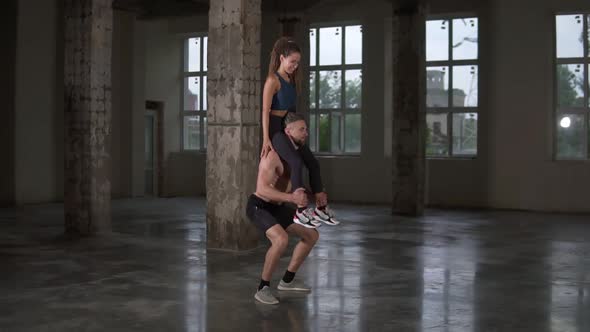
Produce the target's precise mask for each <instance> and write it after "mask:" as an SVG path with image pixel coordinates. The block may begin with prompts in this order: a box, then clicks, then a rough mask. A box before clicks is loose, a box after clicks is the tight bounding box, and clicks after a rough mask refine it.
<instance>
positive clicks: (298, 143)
mask: <svg viewBox="0 0 590 332" xmlns="http://www.w3.org/2000/svg"><path fill="white" fill-rule="evenodd" d="M291 140H292V141H293V143H294V144H295V145H296V146H297V147H298V148H300V147H302V146H304V145H305V140H297V139H295V138H292V137H291Z"/></svg>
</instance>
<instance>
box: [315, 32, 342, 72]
mask: <svg viewBox="0 0 590 332" xmlns="http://www.w3.org/2000/svg"><path fill="white" fill-rule="evenodd" d="M319 30H320V66H324V65H339V64H342V31H340V30H342V28H340V27H334V28H320V29H319Z"/></svg>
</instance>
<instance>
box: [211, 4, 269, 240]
mask: <svg viewBox="0 0 590 332" xmlns="http://www.w3.org/2000/svg"><path fill="white" fill-rule="evenodd" d="M260 1H261V0H219V1H211V3H210V7H209V47H208V49H209V54H208V58H209V59H211V60H213V59H214V61H209V64H208V77H207V92H208V96H207V97H208V109H207V120H208V121H207V122H208V123H207V127H208V131H207V246H208V247H209V248H222V249H231V250H243V249H250V248H253V247H255V246H256V245H257V243H258V241H257V239H258V231H257V230H256V228H255V227H254V226H253V225H252V223H251V222H250V221H249V220H248V219H247V217H246V202H247V198H248V195H250V194H251V193H252V192H254V190H255V185H256V175H257V167H258V156H259V153H260V151H259V134H260V130H261V129H260V94H261V90H262V86H261V84H262V83H261V81H260V28H261V27H260V25H261V9H260V5H261V4H260Z"/></svg>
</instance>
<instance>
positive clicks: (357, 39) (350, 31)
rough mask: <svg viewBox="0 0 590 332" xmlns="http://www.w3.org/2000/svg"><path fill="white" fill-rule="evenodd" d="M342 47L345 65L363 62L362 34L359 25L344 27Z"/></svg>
mask: <svg viewBox="0 0 590 332" xmlns="http://www.w3.org/2000/svg"><path fill="white" fill-rule="evenodd" d="M344 47H346V49H345V54H346V59H345V60H346V64H349V65H350V64H360V63H362V62H363V34H362V28H361V26H360V25H354V26H348V27H346V36H345V42H344Z"/></svg>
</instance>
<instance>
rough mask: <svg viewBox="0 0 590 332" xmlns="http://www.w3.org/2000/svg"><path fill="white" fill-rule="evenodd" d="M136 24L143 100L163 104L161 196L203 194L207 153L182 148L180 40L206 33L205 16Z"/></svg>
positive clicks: (181, 52)
mask: <svg viewBox="0 0 590 332" xmlns="http://www.w3.org/2000/svg"><path fill="white" fill-rule="evenodd" d="M137 26H138V29H139V30H141V31H140V32H139V34H138V35H137V36H138V38H142V39H143V42H141V44H143V47H144V52H143V54H144V57H145V59H144V61H145V86H144V88H145V90H144V91H145V92H144V96H145V100H153V101H160V102H163V103H164V120H163V121H164V123H163V125H164V147H163V148H164V184H163V185H164V195H165V196H181V195H182V196H186V195H204V194H205V178H206V176H205V161H206V157H207V156H206V154H204V153H198V152H189V151H187V152H184V151H181V139H182V137H181V129H182V128H181V123H182V122H181V121H182V117H181V111H182V110H181V107H182V105H181V101H182V93H183V92H182V72H181V71H182V54H183V47H184V46H183V40H184V38H185V37H186V36H187V34H191V33H193V34H194V33H202V32H205V33H206V32H207V30H208V24H207V17H206V16H194V17H185V18H181V19H161V20H152V21H138V22H137ZM145 100H144V101H145ZM142 121H143V120H142Z"/></svg>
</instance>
